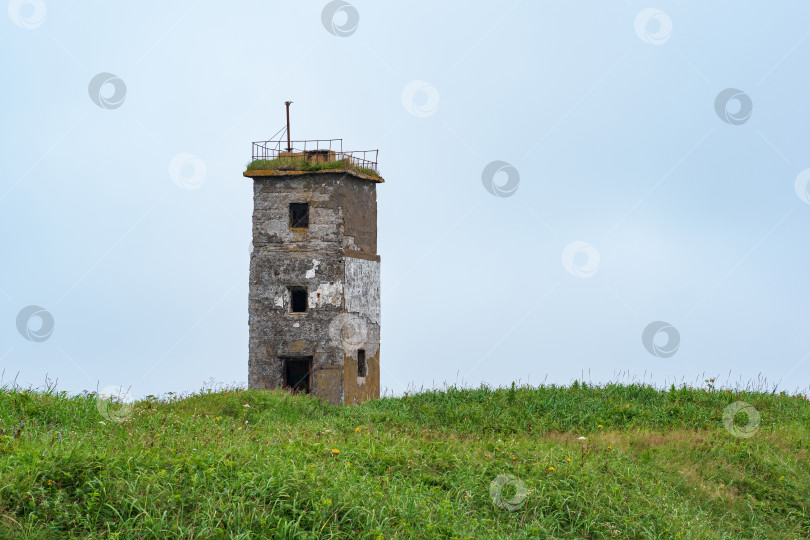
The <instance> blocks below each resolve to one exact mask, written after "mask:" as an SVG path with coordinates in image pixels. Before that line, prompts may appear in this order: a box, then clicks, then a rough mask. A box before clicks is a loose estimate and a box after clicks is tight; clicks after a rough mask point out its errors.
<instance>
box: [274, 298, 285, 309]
mask: <svg viewBox="0 0 810 540" xmlns="http://www.w3.org/2000/svg"><path fill="white" fill-rule="evenodd" d="M275 304H276V307H280V308H283V307H284V297H283V296H276V301H275Z"/></svg>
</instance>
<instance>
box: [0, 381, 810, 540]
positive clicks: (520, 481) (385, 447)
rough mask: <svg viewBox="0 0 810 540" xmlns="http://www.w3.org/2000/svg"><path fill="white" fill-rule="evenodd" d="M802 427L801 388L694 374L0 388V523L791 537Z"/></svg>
mask: <svg viewBox="0 0 810 540" xmlns="http://www.w3.org/2000/svg"><path fill="white" fill-rule="evenodd" d="M735 402H744V403H747V404H749V405H750V406H752V407H753V408H745V405H740V406H735V407H738V408H739V407H743V409H742V412H741V413H740V414H737V415H736V417H734V424H724V422H723V413H724V410H726V411H727V413H728V411H729V409H728V407H729V405H730V404H732V403H735ZM731 412H732V413H733V412H734V411H733V410H732V411H731ZM757 415H759V418H758V419H757V418H756V416H757ZM757 420H758V424H757ZM579 437H586V439H579ZM808 446H810V402H808V401H807V399H806V397H804V396H789V395H784V394H772V393H756V392H737V391H724V390H715V389H713V388H711V383H709V388H706V389H691V388H685V387H682V388H674V387H673V388H671V389H669V390H666V391H663V390H656V389H653V388H650V387H647V386H638V385H627V386H622V385H607V386H603V387H589V386H585V385H580V384H574V385H573V386H571V387H553V386H551V387H540V388H530V387H512V388H506V389H497V390H493V389H489V388H483V387H482V388H480V389H472V390H459V389H455V388H448V389H446V390H443V391H431V392H424V393H419V394H416V395H411V396H405V397H401V398H385V399H381V400H378V401H374V402H368V403H365V404H362V405H360V406H355V407H330V406H328V405H324V404H322V403H320V402H319V401H318V400H316V399H313V398H310V397H308V396H292V395H289V394H287V393H284V392H261V391H244V390H222V391H212V390H207V391H202V392H200V393H198V394H194V395H191V396H185V397H183V398H179V397H172V396H169V397H168V398H164V399H156V398H151V397H150V398H149V399H147V400H144V401H140V402H137V403H135V404H134V407H129V406H126V405H124V404H120V403H115V402H109V401H104V400H99V399H98V396H96V395H95V394H83V395H79V396H67V395H65V394H63V393H58V392H54V391H42V392H37V391H30V390H29V391H22V390H19V389H17V390H11V389H4V390H0V537H3V538H48V539H50V538H91V537H92V538H107V537H110V538H156V539H157V538H161V539H162V538H346V539H355V538H386V539H387V538H420V539H422V538H548V537H555V538H728V539H732V538H733V539H740V538H807V537H810V509H808V502H810V501H809V500H808V499H810V459H809V458H808Z"/></svg>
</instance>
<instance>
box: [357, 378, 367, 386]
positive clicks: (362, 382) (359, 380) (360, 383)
mask: <svg viewBox="0 0 810 540" xmlns="http://www.w3.org/2000/svg"><path fill="white" fill-rule="evenodd" d="M364 384H366V378H365V377H357V386H363V385H364Z"/></svg>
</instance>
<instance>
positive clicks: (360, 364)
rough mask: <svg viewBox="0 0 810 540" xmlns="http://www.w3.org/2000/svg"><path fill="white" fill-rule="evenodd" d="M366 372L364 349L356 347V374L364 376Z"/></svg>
mask: <svg viewBox="0 0 810 540" xmlns="http://www.w3.org/2000/svg"><path fill="white" fill-rule="evenodd" d="M366 373H368V364H367V363H366V351H365V349H357V376H358V377H365V376H366Z"/></svg>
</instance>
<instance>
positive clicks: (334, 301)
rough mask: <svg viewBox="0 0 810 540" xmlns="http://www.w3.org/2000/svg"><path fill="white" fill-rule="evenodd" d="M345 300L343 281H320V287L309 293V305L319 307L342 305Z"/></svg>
mask: <svg viewBox="0 0 810 540" xmlns="http://www.w3.org/2000/svg"><path fill="white" fill-rule="evenodd" d="M342 300H343V283H342V282H340V281H336V282H334V283H331V282H329V283H320V284H319V285H318V288H317V289H315V290H314V291H311V292H310V293H309V305H310V306H311V307H315V308H319V307H323V306H326V305H331V306H337V307H341V301H342Z"/></svg>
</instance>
